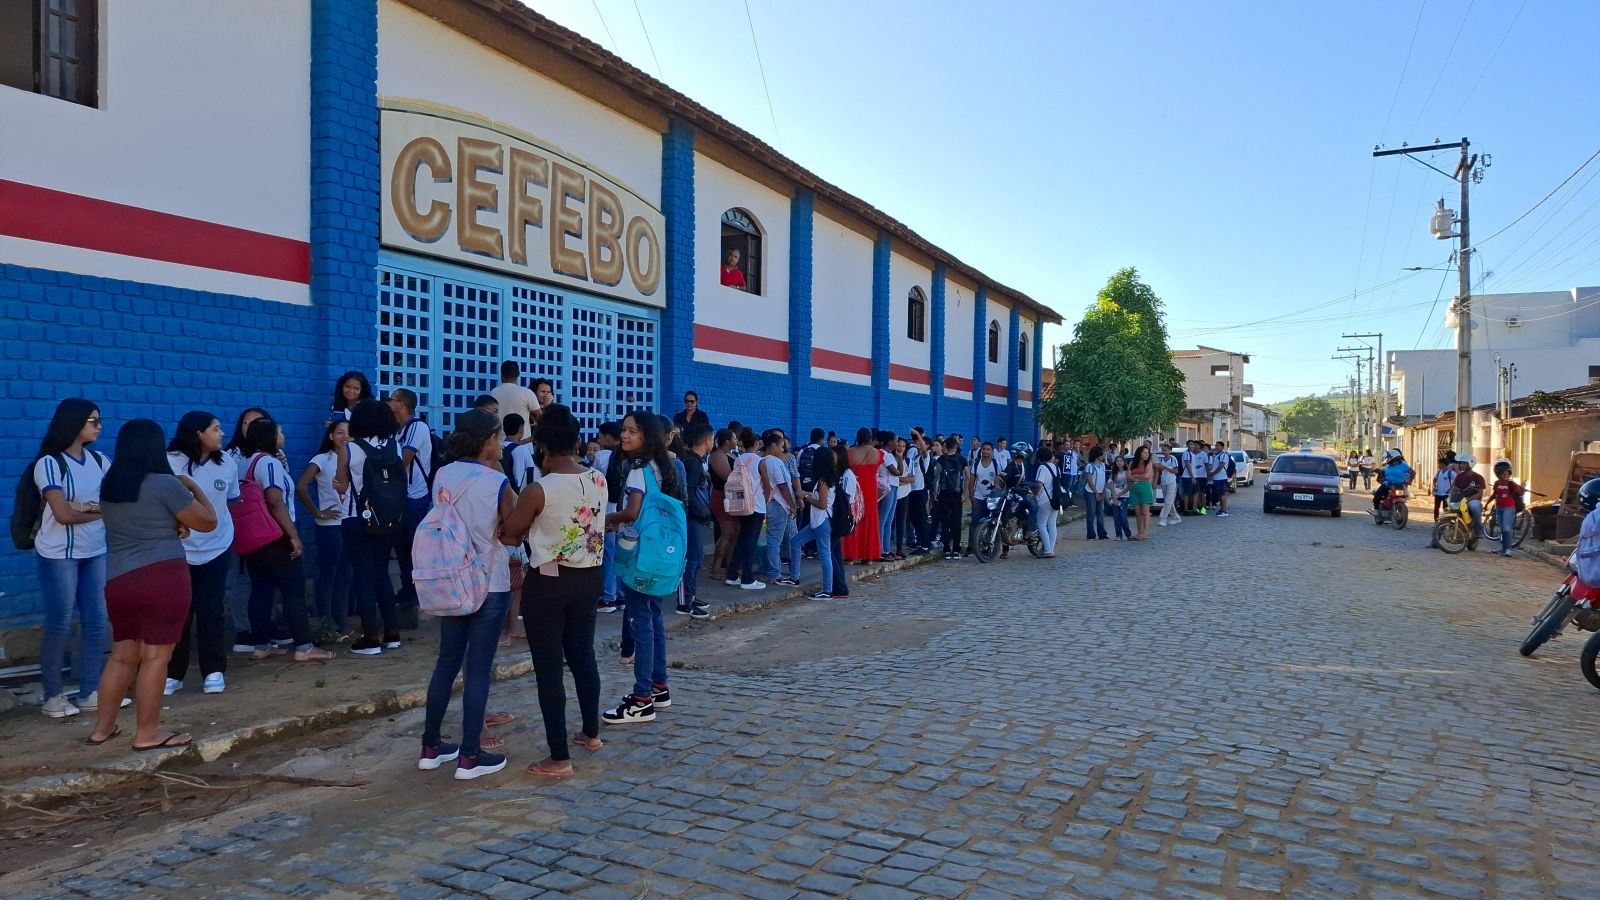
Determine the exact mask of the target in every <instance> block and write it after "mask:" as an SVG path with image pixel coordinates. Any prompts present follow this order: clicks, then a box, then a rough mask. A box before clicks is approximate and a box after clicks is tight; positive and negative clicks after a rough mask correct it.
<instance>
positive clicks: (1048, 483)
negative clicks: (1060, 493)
mask: <svg viewBox="0 0 1600 900" xmlns="http://www.w3.org/2000/svg"><path fill="white" fill-rule="evenodd" d="M1033 480H1034V482H1036V483H1037V484H1039V485H1041V486H1040V487H1038V488H1036V489H1035V490H1034V492H1033V496H1034V499H1036V500H1038V501H1039V502H1040V503H1049V502H1050V494H1051V492H1052V491H1054V490H1055V489H1056V464H1055V463H1053V462H1048V463H1044V464H1043V465H1041V466H1039V467H1037V469H1036V470H1035V471H1034V473H1033Z"/></svg>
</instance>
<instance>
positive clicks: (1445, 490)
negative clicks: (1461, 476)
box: [1433, 469, 1456, 497]
mask: <svg viewBox="0 0 1600 900" xmlns="http://www.w3.org/2000/svg"><path fill="white" fill-rule="evenodd" d="M1455 480H1456V473H1455V472H1454V471H1453V470H1451V469H1440V470H1439V474H1437V475H1435V476H1433V492H1434V493H1435V494H1438V495H1440V496H1443V497H1448V496H1449V495H1450V485H1452V484H1454V483H1455Z"/></svg>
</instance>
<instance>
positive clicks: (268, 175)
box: [0, 0, 311, 303]
mask: <svg viewBox="0 0 1600 900" xmlns="http://www.w3.org/2000/svg"><path fill="white" fill-rule="evenodd" d="M101 10H102V12H101V15H102V17H103V18H102V23H101V24H102V28H101V41H102V43H101V46H102V48H103V53H102V56H101V105H100V107H99V108H98V109H95V108H90V107H85V106H80V105H78V104H75V103H68V102H66V101H63V100H57V99H54V98H51V97H45V96H42V95H39V94H33V93H29V92H27V91H21V90H17V89H15V88H9V87H0V179H6V180H11V181H18V182H23V183H25V184H30V185H36V186H39V187H45V188H50V189H53V190H57V191H65V192H67V193H71V194H78V195H83V196H87V197H93V198H96V199H100V200H109V201H112V202H115V203H123V204H128V205H131V206H137V207H141V208H144V209H150V210H156V211H159V212H164V213H172V214H175V215H180V216H186V217H189V218H194V219H200V220H203V221H206V222H213V223H219V224H222V225H228V226H232V227H235V228H242V229H246V230H250V231H257V232H263V233H265V234H269V235H274V236H277V237H284V238H290V239H293V240H299V241H305V240H308V239H309V234H310V203H311V200H310V187H309V185H310V183H311V138H310V103H311V100H310V94H311V89H310V59H311V19H310V9H309V4H308V3H305V2H299V3H259V2H251V0H212V2H208V3H194V2H190V0H141V2H139V3H125V2H105V3H102V4H101ZM0 262H8V263H12V264H15V265H31V266H45V267H49V268H57V269H64V270H67V271H72V272H79V273H83V274H89V275H97V276H101V277H109V278H126V279H133V280H141V281H150V282H154V283H159V284H170V285H174V286H177V287H186V288H194V289H198V290H212V291H222V292H227V293H237V294H244V295H247V296H261V297H267V298H270V299H278V300H286V301H290V302H299V303H305V302H308V292H307V289H306V286H305V285H296V284H292V283H286V282H282V281H277V280H275V279H268V278H258V277H253V276H248V275H238V274H234V273H229V272H219V271H216V270H211V269H202V268H198V267H194V266H186V265H177V264H173V263H166V262H158V261H155V260H147V259H141V258H136V257H129V256H121V255H117V254H111V253H104V252H100V251H94V250H86V249H81V248H75V247H66V246H61V245H56V244H42V243H38V242H34V241H24V240H19V239H16V238H3V239H0Z"/></svg>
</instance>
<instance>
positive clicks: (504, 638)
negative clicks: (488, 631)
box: [496, 634, 511, 647]
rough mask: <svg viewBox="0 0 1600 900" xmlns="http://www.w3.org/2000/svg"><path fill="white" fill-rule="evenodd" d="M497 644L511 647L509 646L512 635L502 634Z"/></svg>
mask: <svg viewBox="0 0 1600 900" xmlns="http://www.w3.org/2000/svg"><path fill="white" fill-rule="evenodd" d="M496 646H500V647H509V646H511V635H509V634H502V635H500V640H499V642H498V643H497V644H496Z"/></svg>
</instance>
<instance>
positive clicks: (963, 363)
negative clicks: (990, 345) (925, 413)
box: [944, 278, 981, 400]
mask: <svg viewBox="0 0 1600 900" xmlns="http://www.w3.org/2000/svg"><path fill="white" fill-rule="evenodd" d="M975 303H977V297H976V296H975V295H974V294H973V292H972V291H969V290H967V289H966V288H964V287H962V286H961V285H959V284H957V283H955V282H954V281H952V280H950V279H949V278H946V279H945V280H944V374H945V375H947V376H950V377H954V378H965V379H967V380H969V381H970V380H971V379H972V311H973V308H974V304H975ZM974 390H979V391H981V386H978V385H974ZM944 394H945V396H946V397H956V398H959V399H962V400H971V399H972V397H973V392H972V391H963V390H958V389H956V388H952V387H946V388H945V391H944Z"/></svg>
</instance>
